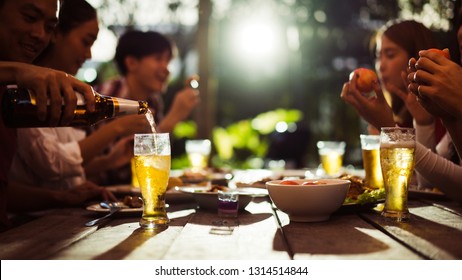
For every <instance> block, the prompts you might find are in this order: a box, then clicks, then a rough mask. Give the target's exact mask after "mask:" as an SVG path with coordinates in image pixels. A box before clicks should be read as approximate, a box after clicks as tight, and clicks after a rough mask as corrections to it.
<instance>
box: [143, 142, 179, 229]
mask: <svg viewBox="0 0 462 280" xmlns="http://www.w3.org/2000/svg"><path fill="white" fill-rule="evenodd" d="M134 154H135V173H136V176H137V178H138V182H139V184H140V187H141V196H142V198H143V215H142V217H141V220H140V226H141V227H142V228H146V229H160V228H166V227H168V223H169V222H170V220H169V219H168V217H167V211H166V209H165V192H166V191H167V184H168V178H169V175H170V162H171V154H170V138H169V134H168V133H149V134H135V146H134Z"/></svg>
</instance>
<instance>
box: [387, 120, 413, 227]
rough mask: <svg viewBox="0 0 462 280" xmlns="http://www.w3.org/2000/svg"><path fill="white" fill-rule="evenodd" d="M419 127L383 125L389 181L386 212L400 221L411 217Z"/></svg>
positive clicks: (388, 215)
mask: <svg viewBox="0 0 462 280" xmlns="http://www.w3.org/2000/svg"><path fill="white" fill-rule="evenodd" d="M414 156H415V130H414V129H413V128H401V127H383V128H382V130H381V132H380V165H381V167H382V174H383V180H384V184H385V205H384V209H383V212H382V215H383V216H385V217H391V218H394V219H396V220H397V221H399V222H400V221H402V220H406V219H408V218H409V217H410V214H409V210H408V208H407V197H408V187H409V183H410V180H411V177H412V173H413V171H414V164H415V158H414Z"/></svg>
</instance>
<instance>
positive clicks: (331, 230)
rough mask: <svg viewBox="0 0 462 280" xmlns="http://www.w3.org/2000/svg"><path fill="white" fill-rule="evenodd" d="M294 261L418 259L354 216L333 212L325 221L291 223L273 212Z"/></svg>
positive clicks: (282, 214)
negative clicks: (279, 223) (278, 221)
mask: <svg viewBox="0 0 462 280" xmlns="http://www.w3.org/2000/svg"><path fill="white" fill-rule="evenodd" d="M277 215H278V217H279V219H280V221H281V226H282V230H283V232H284V237H285V238H286V239H287V243H288V244H289V247H290V252H291V254H293V258H294V259H420V257H419V256H418V255H417V254H415V253H413V252H412V251H410V250H409V249H407V248H406V247H404V246H403V245H401V244H399V243H398V242H396V241H395V240H393V239H392V238H390V237H389V236H387V235H386V234H384V233H382V232H381V231H379V230H377V229H376V228H374V227H373V226H371V225H370V224H368V223H366V222H365V221H364V220H362V219H361V218H359V217H358V215H356V214H355V213H352V212H347V213H334V214H333V215H332V216H331V217H330V219H329V220H328V221H323V222H311V223H300V222H291V221H290V220H289V217H288V215H286V214H285V213H283V212H280V211H279V210H277Z"/></svg>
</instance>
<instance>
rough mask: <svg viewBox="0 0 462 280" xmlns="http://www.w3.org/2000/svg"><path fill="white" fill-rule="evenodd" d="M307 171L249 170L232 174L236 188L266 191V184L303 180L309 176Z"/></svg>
mask: <svg viewBox="0 0 462 280" xmlns="http://www.w3.org/2000/svg"><path fill="white" fill-rule="evenodd" d="M310 172H311V171H310V170H309V169H286V170H268V169H249V170H238V171H235V172H234V179H233V181H234V183H235V185H236V187H252V188H260V189H266V182H269V181H275V180H283V179H305V178H306V177H307V176H306V175H307V174H311V173H310Z"/></svg>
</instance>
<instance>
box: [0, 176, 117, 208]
mask: <svg viewBox="0 0 462 280" xmlns="http://www.w3.org/2000/svg"><path fill="white" fill-rule="evenodd" d="M101 198H102V199H103V200H111V201H116V200H117V199H116V198H115V197H114V195H113V194H112V193H111V192H109V191H107V190H106V189H105V188H103V187H99V186H97V185H95V184H93V183H91V182H86V183H84V184H83V185H80V186H78V187H76V188H72V189H70V190H65V191H54V190H48V189H42V188H35V187H31V186H26V185H23V184H18V183H15V182H9V185H8V188H7V201H8V211H9V212H21V211H38V210H44V209H50V208H59V207H73V206H80V205H82V204H83V203H84V202H86V201H90V200H92V199H101Z"/></svg>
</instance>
